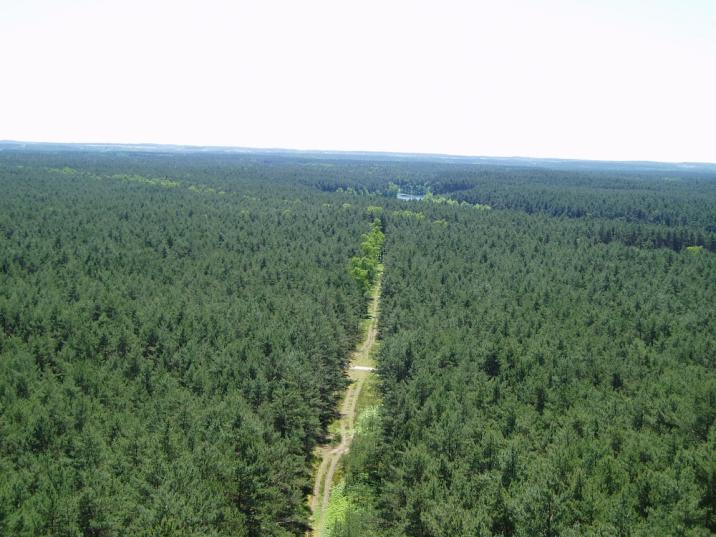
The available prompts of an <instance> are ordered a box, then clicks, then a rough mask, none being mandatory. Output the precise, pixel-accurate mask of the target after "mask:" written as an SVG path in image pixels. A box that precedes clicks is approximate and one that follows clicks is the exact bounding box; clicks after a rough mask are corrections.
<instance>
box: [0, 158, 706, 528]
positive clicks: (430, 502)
mask: <svg viewBox="0 0 716 537" xmlns="http://www.w3.org/2000/svg"><path fill="white" fill-rule="evenodd" d="M399 191H402V192H413V193H419V194H427V196H426V197H425V198H424V199H423V200H421V201H400V200H397V199H395V195H396V194H397V192H399ZM714 252H716V171H714V169H713V168H709V167H698V166H697V167H692V168H685V167H676V166H672V167H668V166H647V165H640V166H638V165H632V166H630V165H626V164H611V165H606V164H605V165H598V164H594V163H592V164H585V163H558V164H557V163H542V164H540V163H539V162H538V163H519V162H504V163H501V162H479V161H469V160H459V159H456V160H454V161H450V160H445V159H443V160H441V159H437V158H432V159H431V158H418V157H414V158H407V157H401V158H398V157H391V156H389V155H387V156H385V155H384V156H370V155H344V156H340V155H321V154H279V153H270V152H263V153H237V154H233V153H230V152H196V151H194V152H192V151H174V152H169V151H160V150H151V151H150V150H136V149H133V150H122V149H121V148H115V149H113V150H108V149H106V148H104V149H102V150H98V149H95V150H86V149H82V150H80V149H77V148H75V149H58V148H52V147H50V148H40V149H35V150H26V149H22V148H17V147H6V148H4V149H3V150H2V151H0V535H18V536H22V535H33V536H34V535H38V536H39V535H63V536H64V535H66V536H77V535H86V536H110V535H167V536H169V535H197V536H198V535H216V536H218V535H244V536H271V535H274V536H288V535H296V536H299V535H305V533H306V531H307V530H308V529H309V528H310V524H311V519H310V513H309V509H308V502H307V497H308V494H309V493H310V491H311V486H312V471H313V467H314V465H315V461H314V449H315V448H316V446H317V445H318V444H320V443H322V442H324V441H325V439H326V436H327V434H328V427H329V424H330V422H331V421H332V420H333V419H334V418H335V417H336V413H337V407H338V403H339V400H340V397H341V393H342V391H343V389H344V388H345V386H346V384H347V382H348V381H347V377H346V373H345V366H346V364H347V360H348V357H349V354H350V352H351V350H352V349H353V347H354V346H355V344H356V342H357V341H358V340H359V339H360V326H361V321H362V319H363V318H364V317H365V315H366V308H367V303H368V296H367V295H368V290H369V288H370V285H371V283H372V282H373V281H374V279H375V271H376V267H377V263H378V258H379V257H380V258H381V261H382V264H383V275H382V298H381V305H380V309H381V315H380V318H379V337H380V340H381V343H380V350H379V352H378V355H377V357H376V362H377V365H378V371H377V375H378V382H377V386H376V393H375V398H374V400H373V401H372V403H371V406H369V407H367V408H364V409H363V412H362V415H361V416H360V417H359V426H358V428H357V434H356V437H355V439H354V442H353V446H352V447H351V450H350V453H349V454H348V456H347V459H346V460H345V464H344V467H343V469H342V470H341V474H340V477H341V482H340V484H339V487H338V488H337V490H338V492H337V497H338V496H339V495H340V498H341V501H342V502H343V503H342V504H341V505H342V509H341V511H340V514H339V516H337V517H334V519H333V522H332V524H331V525H330V526H329V527H328V528H327V530H326V532H327V534H328V535H330V536H333V537H335V536H339V535H342V536H346V535H361V536H371V535H375V536H382V535H386V536H402V535H406V536H421V537H422V536H450V537H452V536H463V535H464V536H473V535H484V536H490V535H502V536H513V535H514V536H532V535H544V536H557V535H564V536H577V535H594V536H607V535H625V536H626V535H634V536H639V535H643V536H646V535H650V536H652V535H684V536H694V537H696V536H706V535H712V534H713V533H716V425H715V422H716V363H715V362H714V360H715V357H716V307H715V306H714V305H715V304H716V257H714V256H715V253H714Z"/></svg>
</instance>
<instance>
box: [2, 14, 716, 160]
mask: <svg viewBox="0 0 716 537" xmlns="http://www.w3.org/2000/svg"><path fill="white" fill-rule="evenodd" d="M715 126H716V0H582V1H578V0H572V1H567V0H540V1H537V0H533V1H529V0H494V1H481V0H474V1H453V0H439V1H438V0H436V1H434V2H423V1H419V0H410V1H407V0H406V1H402V0H395V1H392V0H380V1H375V0H361V1H341V0H326V1H322V0H300V1H299V0H293V1H278V0H255V1H244V0H233V1H217V0H202V1H182V0H167V1H164V0H161V1H151V0H95V1H90V0H76V1H70V0H0V139H14V140H37V141H68V142H132V143H134V142H150V143H177V144H196V145H238V146H247V147H285V148H300V149H347V150H376V151H411V152H433V153H454V154H469V155H494V156H498V155H499V156H508V155H519V156H543V157H564V158H597V159H624V160H627V159H629V160H630V159H650V160H663V161H684V160H690V161H708V162H716V133H715V132H714V127H715Z"/></svg>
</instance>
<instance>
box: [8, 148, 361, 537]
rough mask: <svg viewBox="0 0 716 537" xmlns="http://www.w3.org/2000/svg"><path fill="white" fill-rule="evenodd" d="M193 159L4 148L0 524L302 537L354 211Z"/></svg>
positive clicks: (355, 318) (355, 299)
mask: <svg viewBox="0 0 716 537" xmlns="http://www.w3.org/2000/svg"><path fill="white" fill-rule="evenodd" d="M13 158H14V159H20V161H21V162H23V164H22V166H23V167H22V168H18V167H17V166H16V165H15V164H16V163H15V162H11V163H8V160H10V161H12V159H13ZM55 159H56V160H59V161H60V162H56V161H55ZM63 159H66V160H67V161H68V163H69V164H70V165H71V167H72V169H73V170H76V173H75V172H73V173H55V172H53V171H48V170H47V168H50V167H53V168H58V169H62V168H63V166H64V165H65V164H64V163H63V162H61V161H62V160H63ZM203 166H204V165H202V166H197V167H196V168H195V167H194V164H193V161H186V162H184V163H183V164H182V162H181V158H178V159H175V158H169V157H161V158H152V159H150V162H146V163H141V157H134V158H133V159H128V160H126V159H124V157H122V156H121V155H119V156H117V155H111V154H110V155H102V156H101V157H100V156H97V155H94V156H93V155H73V156H65V157H59V156H48V155H44V154H31V155H27V156H23V157H22V158H20V157H18V156H15V157H13V156H7V155H3V156H2V158H0V475H1V476H2V477H1V478H0V535H13V536H23V535H72V536H75V535H197V536H198V535H215V536H218V535H244V536H261V537H263V536H271V535H276V536H279V535H280V536H285V535H303V534H304V532H305V528H306V525H307V523H308V512H307V508H306V503H305V497H306V493H307V490H308V489H309V487H310V484H311V474H310V471H311V466H312V461H311V453H312V451H313V448H314V446H315V445H316V444H317V443H318V442H320V441H322V440H323V438H324V435H325V428H326V426H327V424H328V423H329V422H330V421H331V420H332V419H333V416H334V413H335V407H336V404H337V399H338V394H339V393H340V392H341V391H342V389H343V387H344V386H345V379H344V376H343V367H344V363H345V359H346V356H348V354H349V353H350V351H351V350H352V348H353V347H354V345H355V342H356V340H357V339H358V337H359V326H360V319H361V317H362V314H363V311H364V308H365V299H364V297H363V296H362V295H361V292H360V290H359V289H357V287H356V285H355V284H354V282H353V281H352V279H351V277H350V275H349V274H348V273H347V271H346V270H345V266H346V262H347V260H348V259H349V258H350V256H351V255H352V254H353V253H354V251H355V248H356V246H357V245H358V244H359V242H360V240H361V239H360V236H361V232H362V231H364V228H365V221H364V219H363V216H362V214H363V213H361V212H360V211H356V210H345V211H342V210H336V209H335V208H331V207H330V206H328V207H324V205H323V202H325V201H327V200H328V198H327V195H322V194H320V193H317V192H315V191H314V190H311V189H308V188H307V187H304V186H301V185H296V184H293V185H292V184H290V183H282V182H281V181H279V180H277V181H275V182H270V181H269V182H267V181H265V180H264V179H263V178H262V177H261V176H260V175H259V176H256V175H252V174H251V173H248V172H247V171H246V170H243V169H241V167H239V166H237V165H235V164H233V165H232V166H233V167H231V166H230V167H227V168H225V169H223V170H222V172H221V173H217V172H216V170H212V169H210V168H209V169H208V170H207V171H202V170H203V169H204V168H203ZM169 175H171V176H172V177H176V178H177V179H176V181H177V182H180V183H181V185H180V186H174V185H168V184H165V183H163V182H162V181H164V179H159V180H157V181H154V180H153V179H152V180H149V179H147V180H144V178H154V177H157V178H161V177H168V176H169ZM139 177H141V178H143V179H141V180H140V179H138V178H139ZM217 177H221V178H222V179H217ZM98 178H100V179H101V180H98ZM267 183H268V184H267ZM184 185H210V188H212V189H214V190H216V192H217V193H218V192H219V191H224V192H226V194H225V195H223V196H219V195H198V194H197V193H196V192H193V191H192V190H190V189H189V188H184ZM165 186H172V188H165ZM202 192H207V190H206V189H204V190H202ZM370 245H371V246H372V245H373V243H372V242H371V243H370ZM371 251H372V250H371Z"/></svg>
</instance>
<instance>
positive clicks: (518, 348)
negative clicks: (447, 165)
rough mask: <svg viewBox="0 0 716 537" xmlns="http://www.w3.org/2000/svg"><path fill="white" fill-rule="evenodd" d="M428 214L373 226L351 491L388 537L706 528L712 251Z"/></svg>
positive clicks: (516, 219) (714, 344) (715, 274)
mask: <svg viewBox="0 0 716 537" xmlns="http://www.w3.org/2000/svg"><path fill="white" fill-rule="evenodd" d="M433 207H435V209H434V210H433V211H432V212H431V213H432V216H433V218H435V217H437V216H439V215H442V218H443V219H445V220H447V221H448V222H449V224H450V225H448V226H435V225H432V224H431V222H430V221H428V220H427V219H426V220H425V221H417V220H415V219H405V218H390V219H388V220H387V221H386V222H387V226H386V234H387V235H388V236H389V237H390V242H389V245H388V247H387V248H386V251H385V254H384V263H385V266H386V271H385V273H384V276H383V299H382V305H381V317H380V333H381V337H382V347H381V352H380V355H379V357H378V359H377V363H378V373H379V375H380V377H381V391H382V399H383V408H382V411H381V416H382V425H381V434H380V440H379V441H378V443H377V445H379V446H380V449H378V450H377V451H375V452H374V453H372V454H371V457H369V458H365V457H361V460H362V461H364V462H363V463H362V464H366V465H367V468H369V469H366V470H365V471H362V470H361V469H360V468H358V469H351V470H350V472H349V474H348V475H347V478H346V479H347V483H348V484H350V479H351V478H350V476H351V475H361V476H363V477H362V478H361V481H360V482H361V483H362V484H363V485H366V484H367V485H368V486H369V488H370V491H371V492H372V494H373V495H374V496H375V500H374V502H373V505H376V506H379V518H378V522H377V525H378V527H381V528H385V532H384V534H385V535H396V536H397V535H430V536H451V537H452V536H456V535H466V536H467V535H478V534H479V535H575V536H576V535H619V534H623V535H627V534H631V535H672V534H675V533H676V534H682V535H709V534H710V532H712V531H714V527H713V512H714V510H713V508H712V506H713V505H714V502H713V497H714V496H713V490H714V489H713V479H712V476H713V472H712V466H713V465H712V461H713V460H716V457H715V455H716V452H715V451H714V444H713V439H714V437H715V435H716V431H715V422H716V417H715V414H714V411H713V409H714V408H716V405H715V404H714V402H716V395H715V394H716V391H715V390H716V388H715V386H716V370H715V369H714V362H713V360H712V359H711V357H712V356H714V354H715V353H716V329H715V328H716V310H715V309H714V307H713V304H716V295H715V294H714V293H716V287H714V285H713V284H712V282H715V281H716V258H715V257H714V256H713V255H707V254H706V253H704V254H703V255H691V254H690V253H689V252H686V251H684V252H681V253H678V252H674V251H671V250H668V249H655V248H652V247H644V248H636V247H632V246H625V245H624V244H622V243H620V242H610V243H608V244H604V243H601V242H599V241H596V240H585V238H586V235H585V229H586V228H585V226H586V223H583V222H580V221H578V220H568V219H555V218H552V217H547V216H543V215H540V216H537V215H532V216H530V215H525V214H520V213H515V212H502V211H494V210H493V211H490V212H489V213H482V212H476V211H473V210H471V209H469V208H463V207H455V206H450V205H442V206H440V207H437V206H435V205H433ZM352 456H353V455H351V457H352ZM359 456H360V454H356V457H359ZM366 460H368V461H370V462H369V463H368V462H365V461H366ZM350 464H351V463H350V461H349V462H348V463H347V466H348V468H349V469H350V468H351V466H350ZM376 469H377V470H376Z"/></svg>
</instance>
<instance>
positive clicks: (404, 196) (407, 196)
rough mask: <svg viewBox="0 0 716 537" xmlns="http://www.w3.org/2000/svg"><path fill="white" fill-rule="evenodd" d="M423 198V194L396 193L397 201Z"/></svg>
mask: <svg viewBox="0 0 716 537" xmlns="http://www.w3.org/2000/svg"><path fill="white" fill-rule="evenodd" d="M424 197H425V195H423V194H403V193H402V192H398V199H399V200H408V201H412V200H421V199H423V198H424Z"/></svg>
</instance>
